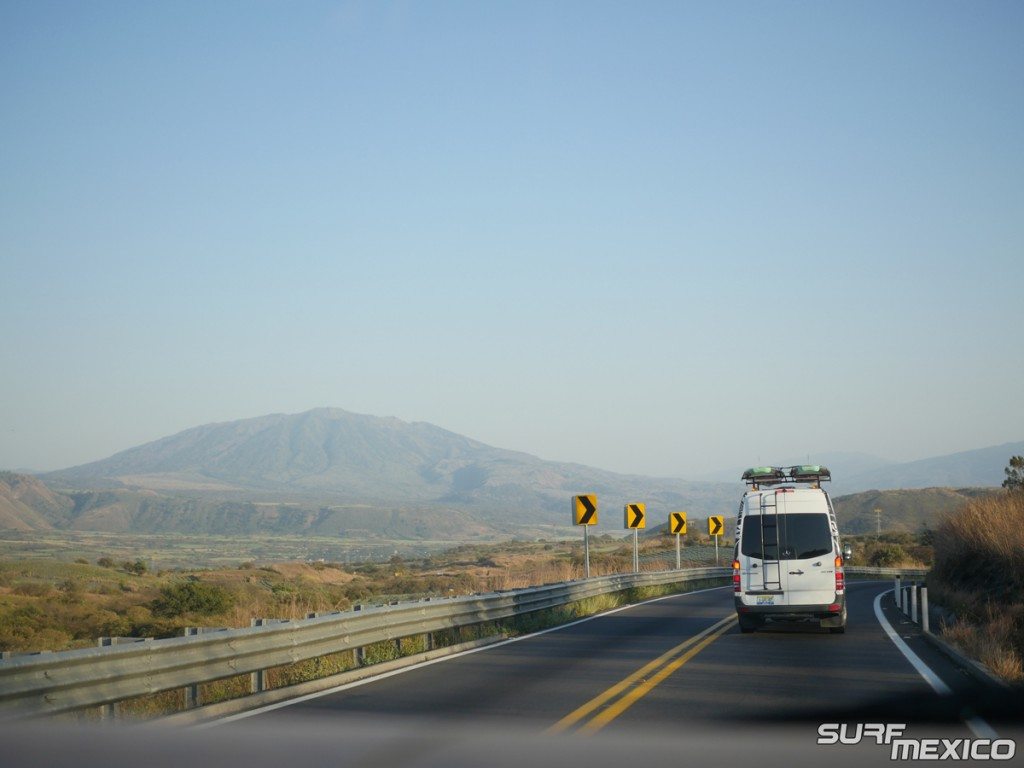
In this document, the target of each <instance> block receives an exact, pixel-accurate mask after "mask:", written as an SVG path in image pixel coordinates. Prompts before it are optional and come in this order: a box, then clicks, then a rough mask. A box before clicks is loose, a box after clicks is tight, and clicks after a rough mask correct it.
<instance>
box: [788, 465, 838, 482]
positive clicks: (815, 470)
mask: <svg viewBox="0 0 1024 768" xmlns="http://www.w3.org/2000/svg"><path fill="white" fill-rule="evenodd" d="M789 476H790V478H792V479H793V480H795V481H796V482H799V483H820V482H822V481H824V480H828V481H829V482H831V480H832V473H831V472H829V471H828V467H823V466H821V465H820V464H801V465H799V466H796V467H790V468H789Z"/></svg>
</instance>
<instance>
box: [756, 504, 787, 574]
mask: <svg viewBox="0 0 1024 768" xmlns="http://www.w3.org/2000/svg"><path fill="white" fill-rule="evenodd" d="M761 555H762V560H761V578H762V580H763V584H764V589H765V591H766V592H775V591H780V590H781V589H782V564H781V563H780V562H779V492H778V491H772V492H771V493H762V494H761Z"/></svg>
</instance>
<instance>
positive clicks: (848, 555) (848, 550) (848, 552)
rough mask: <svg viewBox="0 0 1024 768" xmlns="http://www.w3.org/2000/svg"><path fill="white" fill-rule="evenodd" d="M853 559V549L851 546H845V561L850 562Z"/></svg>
mask: <svg viewBox="0 0 1024 768" xmlns="http://www.w3.org/2000/svg"><path fill="white" fill-rule="evenodd" d="M852 557H853V549H852V548H851V547H850V545H849V544H847V545H845V546H844V547H843V560H849V559H850V558H852Z"/></svg>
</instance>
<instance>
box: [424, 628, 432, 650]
mask: <svg viewBox="0 0 1024 768" xmlns="http://www.w3.org/2000/svg"><path fill="white" fill-rule="evenodd" d="M423 650H425V651H432V650H434V636H433V635H432V634H431V633H430V632H425V633H424V634H423Z"/></svg>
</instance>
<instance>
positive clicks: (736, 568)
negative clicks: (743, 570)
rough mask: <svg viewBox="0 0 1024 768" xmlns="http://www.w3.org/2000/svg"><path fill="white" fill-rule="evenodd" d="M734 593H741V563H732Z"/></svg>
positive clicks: (737, 561)
mask: <svg viewBox="0 0 1024 768" xmlns="http://www.w3.org/2000/svg"><path fill="white" fill-rule="evenodd" d="M732 591H733V592H740V591H741V589H740V561H739V560H733V561H732Z"/></svg>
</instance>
